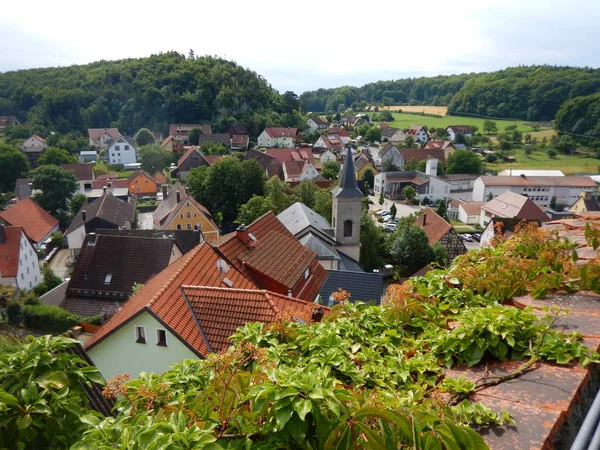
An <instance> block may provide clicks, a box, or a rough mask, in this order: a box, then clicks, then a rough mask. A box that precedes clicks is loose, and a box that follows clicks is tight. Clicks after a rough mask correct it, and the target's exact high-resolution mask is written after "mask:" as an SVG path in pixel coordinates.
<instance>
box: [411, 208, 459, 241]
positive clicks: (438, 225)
mask: <svg viewBox="0 0 600 450" xmlns="http://www.w3.org/2000/svg"><path fill="white" fill-rule="evenodd" d="M423 222H425V225H423ZM416 224H417V225H418V226H419V227H420V228H422V229H423V231H425V234H426V235H427V237H428V238H429V245H433V244H435V243H436V242H439V240H440V239H442V237H443V236H444V235H445V234H446V233H447V232H448V230H450V229H452V225H450V224H449V223H448V222H446V221H445V220H444V219H443V218H441V217H440V216H439V215H438V214H437V213H436V212H435V211H434V210H433V209H431V208H425V210H423V213H422V214H421V215H420V216H419V217H417V221H416Z"/></svg>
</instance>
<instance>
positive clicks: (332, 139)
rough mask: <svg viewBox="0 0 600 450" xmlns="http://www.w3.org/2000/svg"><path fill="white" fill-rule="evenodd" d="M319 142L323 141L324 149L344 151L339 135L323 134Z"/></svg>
mask: <svg viewBox="0 0 600 450" xmlns="http://www.w3.org/2000/svg"><path fill="white" fill-rule="evenodd" d="M321 140H322V141H323V144H324V145H325V148H332V149H336V150H343V149H344V141H342V138H341V137H340V136H339V135H336V134H328V135H327V134H323V135H322V136H321Z"/></svg>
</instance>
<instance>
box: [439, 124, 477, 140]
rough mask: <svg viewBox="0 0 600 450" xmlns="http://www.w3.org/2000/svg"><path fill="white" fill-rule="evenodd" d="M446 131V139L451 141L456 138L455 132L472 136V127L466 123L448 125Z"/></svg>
mask: <svg viewBox="0 0 600 450" xmlns="http://www.w3.org/2000/svg"><path fill="white" fill-rule="evenodd" d="M446 133H448V139H450V140H451V141H453V140H454V139H456V135H457V134H462V135H463V136H465V137H471V136H473V129H472V128H471V127H470V126H468V125H450V126H449V127H447V128H446Z"/></svg>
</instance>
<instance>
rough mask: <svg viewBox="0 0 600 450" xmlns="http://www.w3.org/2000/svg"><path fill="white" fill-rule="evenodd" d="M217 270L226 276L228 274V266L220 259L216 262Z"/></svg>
mask: <svg viewBox="0 0 600 450" xmlns="http://www.w3.org/2000/svg"><path fill="white" fill-rule="evenodd" d="M217 268H218V269H219V272H220V273H222V274H226V273H228V272H229V266H228V265H227V263H226V262H225V261H223V260H222V259H219V260H217Z"/></svg>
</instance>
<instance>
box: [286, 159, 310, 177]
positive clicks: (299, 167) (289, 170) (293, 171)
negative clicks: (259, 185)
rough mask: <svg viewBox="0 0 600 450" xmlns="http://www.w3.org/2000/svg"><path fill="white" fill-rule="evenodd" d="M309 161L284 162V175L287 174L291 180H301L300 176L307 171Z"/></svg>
mask: <svg viewBox="0 0 600 450" xmlns="http://www.w3.org/2000/svg"><path fill="white" fill-rule="evenodd" d="M308 164H309V162H308V161H304V160H302V161H284V162H283V169H284V173H286V174H287V176H288V177H289V178H299V177H300V175H302V173H303V172H304V171H305V170H306V168H307V167H308Z"/></svg>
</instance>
